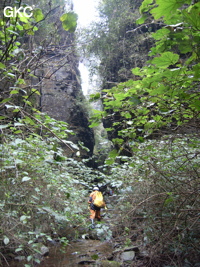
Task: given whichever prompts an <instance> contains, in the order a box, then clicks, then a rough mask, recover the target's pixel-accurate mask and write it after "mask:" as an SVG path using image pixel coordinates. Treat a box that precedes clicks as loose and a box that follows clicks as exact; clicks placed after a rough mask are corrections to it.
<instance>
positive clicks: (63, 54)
mask: <svg viewBox="0 0 200 267" xmlns="http://www.w3.org/2000/svg"><path fill="white" fill-rule="evenodd" d="M66 34H67V33H66ZM68 40H69V37H68ZM74 51H75V49H74V47H73V43H71V44H70V45H69V42H68V44H64V45H62V46H55V45H51V46H48V47H47V48H46V50H45V51H44V53H45V55H44V56H43V58H42V63H40V64H41V67H40V69H37V71H36V73H37V75H36V76H37V77H38V81H41V82H40V93H41V97H40V110H41V111H42V112H45V113H47V114H48V115H50V116H51V117H53V118H55V119H57V120H61V121H65V122H67V123H68V124H69V129H71V130H73V131H74V132H75V135H74V136H72V137H71V138H70V140H71V141H74V142H75V143H78V141H81V142H83V144H84V146H85V147H87V148H88V149H89V151H88V152H86V150H83V151H81V156H82V157H88V156H91V155H92V153H93V148H94V135H93V130H92V129H90V128H89V127H88V125H89V122H88V114H87V110H86V108H85V106H84V100H85V99H84V96H83V93H82V90H81V84H80V73H79V70H78V58H77V57H76V56H75V52H74Z"/></svg>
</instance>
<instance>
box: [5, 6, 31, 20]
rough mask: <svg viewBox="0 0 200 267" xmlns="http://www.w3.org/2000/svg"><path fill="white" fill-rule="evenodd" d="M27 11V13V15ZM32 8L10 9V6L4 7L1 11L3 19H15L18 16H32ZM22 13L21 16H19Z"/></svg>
mask: <svg viewBox="0 0 200 267" xmlns="http://www.w3.org/2000/svg"><path fill="white" fill-rule="evenodd" d="M27 11H28V13H27ZM32 11H33V8H32V7H31V6H27V7H24V8H23V7H19V8H16V7H11V6H6V7H5V8H4V10H3V14H4V16H5V17H7V18H10V17H13V18H15V17H17V15H19V16H24V17H28V18H29V17H31V16H32V15H33V12H32ZM21 13H22V14H21Z"/></svg>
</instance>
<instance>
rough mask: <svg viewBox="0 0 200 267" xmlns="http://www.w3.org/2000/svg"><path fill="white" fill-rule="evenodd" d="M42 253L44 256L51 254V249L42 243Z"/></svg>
mask: <svg viewBox="0 0 200 267" xmlns="http://www.w3.org/2000/svg"><path fill="white" fill-rule="evenodd" d="M40 253H41V255H42V256H43V257H46V256H48V255H49V249H48V247H46V246H44V245H42V246H41V248H40Z"/></svg>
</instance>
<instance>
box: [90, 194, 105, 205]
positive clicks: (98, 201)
mask: <svg viewBox="0 0 200 267" xmlns="http://www.w3.org/2000/svg"><path fill="white" fill-rule="evenodd" d="M93 204H94V205H95V206H97V207H99V208H103V207H105V202H104V200H103V195H102V193H101V192H96V197H95V199H94V202H93Z"/></svg>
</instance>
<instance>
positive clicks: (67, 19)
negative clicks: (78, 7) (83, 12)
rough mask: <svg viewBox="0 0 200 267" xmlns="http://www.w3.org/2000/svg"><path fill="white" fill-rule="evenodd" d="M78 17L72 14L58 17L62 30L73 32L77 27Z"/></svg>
mask: <svg viewBox="0 0 200 267" xmlns="http://www.w3.org/2000/svg"><path fill="white" fill-rule="evenodd" d="M77 19H78V16H77V14H75V13H74V12H68V13H66V14H63V15H62V16H61V17H60V20H61V21H62V26H63V29H65V30H66V31H69V32H74V31H75V30H76V26H77Z"/></svg>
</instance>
